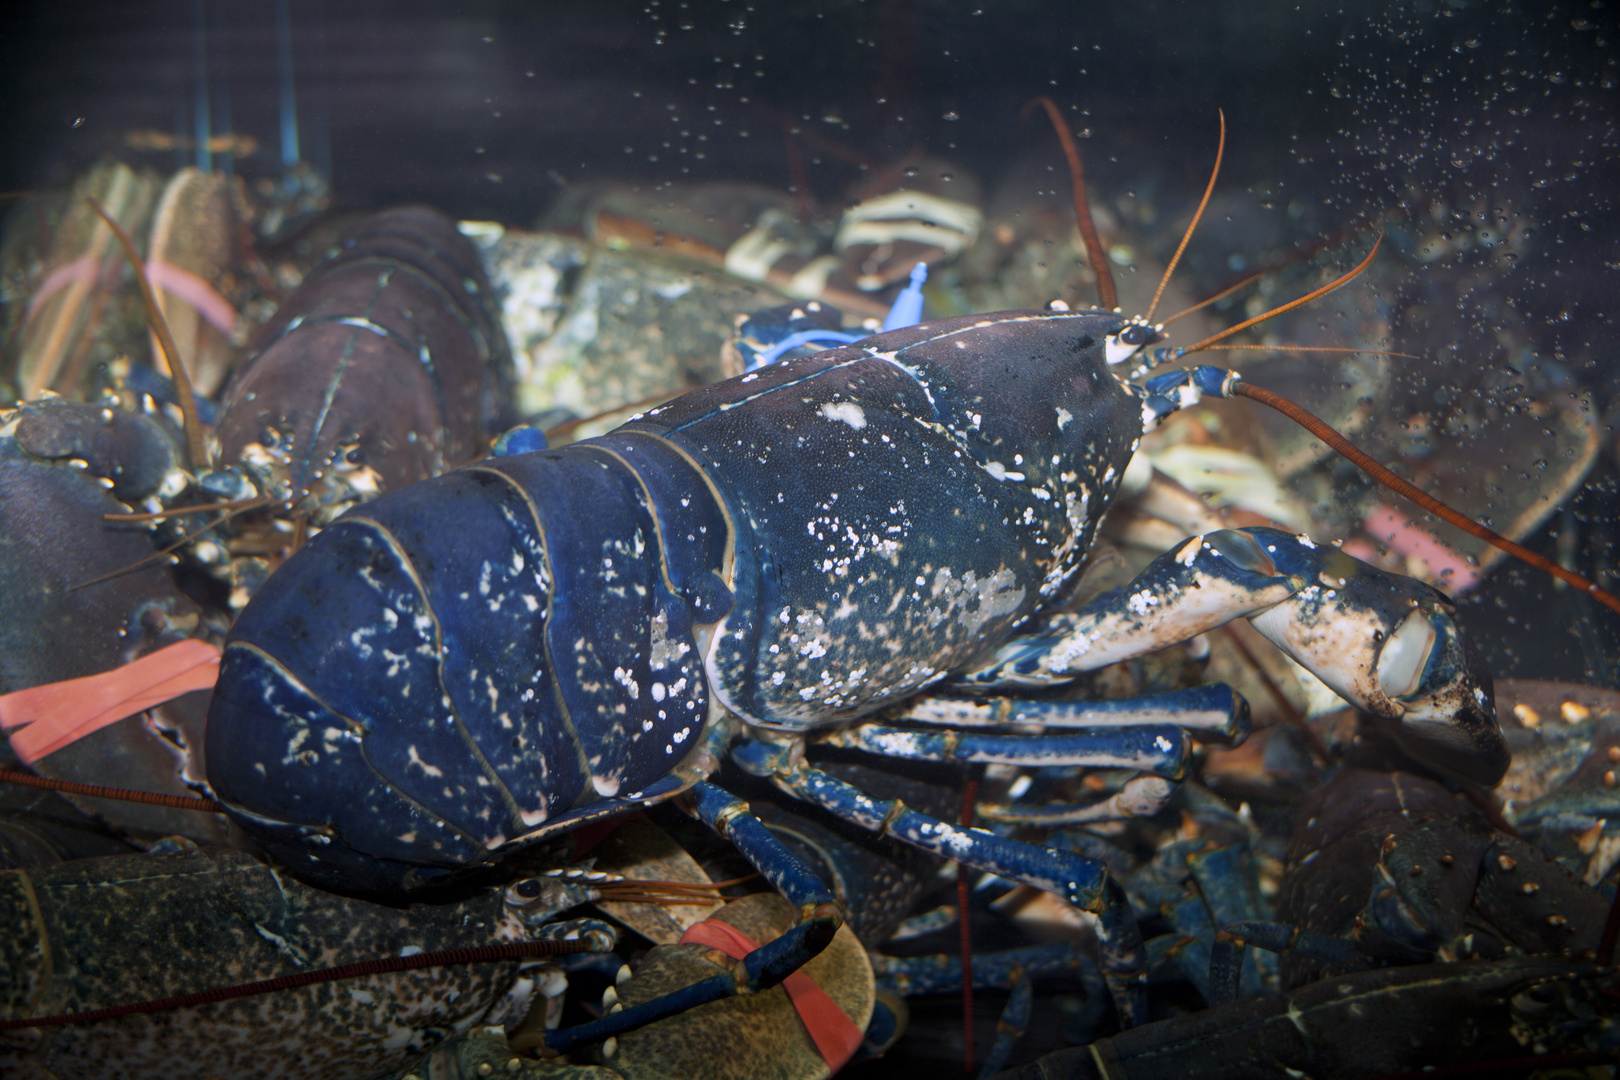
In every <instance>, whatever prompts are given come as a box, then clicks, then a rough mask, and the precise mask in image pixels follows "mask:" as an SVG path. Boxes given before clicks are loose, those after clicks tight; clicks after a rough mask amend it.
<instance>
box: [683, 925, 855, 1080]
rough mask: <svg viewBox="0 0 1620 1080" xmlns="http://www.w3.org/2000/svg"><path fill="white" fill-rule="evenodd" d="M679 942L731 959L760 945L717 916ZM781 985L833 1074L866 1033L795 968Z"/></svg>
mask: <svg viewBox="0 0 1620 1080" xmlns="http://www.w3.org/2000/svg"><path fill="white" fill-rule="evenodd" d="M681 942H682V943H683V944H684V943H687V942H691V943H693V944H697V945H707V946H709V948H711V949H719V950H720V951H721V952H723V953H725V954H726V955H727V956H729V957H731V958H732V959H733V960H740V959H742V958H743V957H744V956H747V955H748V954H749V953H751V952H753V951H754V950H755V949H757V948H759V945H758V944H756V943H755V942H754V940H753V939H752V938H750V937H749V936H748V935H747V934H745V933H743V932H742V931H741V930H738V929H737V928H736V927H735V926H732V925H731V924H730V923H726V922H721V921H720V920H719V919H704V920H703V921H702V922H700V923H698V924H697V925H696V926H694V927H692V929H690V930H688V931H687V932H686V933H685V934H682V935H681ZM782 987H783V989H785V990H786V991H787V992H788V998H789V1000H791V1001H792V1002H793V1008H794V1010H795V1011H797V1012H798V1014H799V1019H800V1021H802V1022H803V1024H804V1029H805V1031H806V1032H808V1033H809V1035H810V1041H811V1042H813V1043H815V1044H816V1052H817V1053H819V1054H820V1055H821V1056H822V1058H823V1059H824V1060H825V1061H826V1062H827V1066H828V1068H830V1069H832V1071H833V1072H835V1073H836V1072H837V1071H838V1070H839V1069H841V1068H843V1067H844V1065H845V1063H846V1062H848V1061H849V1059H850V1058H852V1057H854V1056H855V1051H856V1050H859V1049H860V1046H861V1040H862V1039H864V1038H865V1037H866V1034H865V1032H863V1031H862V1030H861V1029H860V1028H859V1027H857V1026H856V1025H855V1021H853V1020H851V1019H850V1018H849V1015H848V1014H847V1013H845V1012H844V1010H843V1009H840V1008H839V1007H838V1003H837V1002H835V1001H834V1000H833V999H832V998H830V997H828V996H827V992H826V991H825V990H823V989H822V988H821V987H819V986H817V985H816V984H815V982H814V981H813V980H812V979H811V978H810V976H808V975H806V974H805V973H804V972H802V971H795V972H794V973H793V974H791V975H789V976H788V977H787V978H785V979H783V980H782Z"/></svg>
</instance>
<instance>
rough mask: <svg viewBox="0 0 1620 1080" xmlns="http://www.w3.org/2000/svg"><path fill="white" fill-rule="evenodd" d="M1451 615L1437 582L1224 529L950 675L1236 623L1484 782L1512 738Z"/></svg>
mask: <svg viewBox="0 0 1620 1080" xmlns="http://www.w3.org/2000/svg"><path fill="white" fill-rule="evenodd" d="M1454 611H1455V606H1454V605H1453V604H1452V603H1451V601H1450V600H1449V599H1447V598H1446V596H1445V595H1444V594H1443V593H1441V592H1439V591H1438V590H1436V589H1434V588H1432V587H1430V586H1428V585H1425V584H1423V583H1422V582H1419V581H1415V580H1413V579H1411V578H1408V577H1403V576H1401V575H1398V574H1390V573H1386V572H1385V571H1382V570H1379V569H1377V568H1375V567H1372V566H1369V565H1368V564H1366V563H1363V562H1361V561H1359V560H1357V559H1353V558H1351V557H1350V556H1348V555H1346V554H1344V553H1343V552H1342V551H1340V550H1338V548H1336V547H1334V546H1332V545H1319V544H1317V543H1315V542H1314V541H1313V540H1311V539H1310V538H1309V537H1308V536H1303V535H1299V536H1295V535H1292V534H1290V533H1287V532H1285V531H1283V530H1281V529H1270V528H1249V529H1227V530H1219V531H1216V532H1213V533H1209V534H1206V535H1204V536H1195V537H1192V538H1191V539H1189V540H1188V541H1186V543H1185V544H1183V545H1181V546H1180V547H1178V548H1177V549H1176V550H1174V551H1171V552H1167V553H1166V554H1165V555H1162V556H1160V557H1159V558H1158V559H1156V560H1155V561H1154V562H1153V563H1152V564H1151V565H1150V566H1149V567H1148V568H1147V569H1146V570H1144V571H1143V572H1142V573H1141V574H1140V575H1139V576H1138V577H1137V578H1136V579H1135V580H1134V581H1132V582H1131V583H1130V584H1128V585H1125V586H1123V587H1121V588H1119V589H1116V590H1114V591H1112V592H1110V593H1106V594H1104V595H1102V596H1100V597H1098V598H1096V599H1095V600H1093V601H1091V602H1090V603H1088V604H1087V605H1085V606H1084V607H1083V608H1081V609H1080V610H1079V611H1077V612H1075V613H1073V614H1063V615H1058V616H1055V617H1054V618H1053V619H1052V620H1050V622H1049V623H1048V625H1047V626H1046V628H1045V629H1043V630H1042V631H1041V632H1040V633H1037V634H1032V635H1029V636H1027V637H1024V638H1020V639H1018V640H1017V641H1015V642H1013V643H1011V644H1009V645H1007V646H1004V647H1003V648H1002V650H1001V651H1000V652H999V653H998V654H997V656H996V658H995V660H994V661H993V662H992V663H991V664H990V665H989V666H987V667H986V668H984V669H983V670H981V671H978V672H974V673H972V674H970V675H967V676H964V677H963V678H962V679H961V680H959V683H960V685H963V686H972V687H980V688H987V689H988V688H997V687H1013V686H1041V685H1048V684H1051V683H1056V682H1061V681H1063V680H1065V679H1068V678H1072V677H1073V676H1075V675H1077V674H1079V673H1081V672H1084V671H1092V670H1095V669H1097V668H1100V667H1103V666H1105V665H1107V664H1112V663H1116V662H1118V661H1120V660H1128V659H1131V658H1132V657H1136V656H1140V655H1142V654H1143V653H1146V652H1148V651H1151V650H1153V649H1156V648H1160V647H1162V646H1163V645H1165V644H1169V643H1171V642H1175V641H1184V640H1186V639H1187V638H1190V637H1192V636H1193V635H1195V634H1200V633H1203V632H1204V631H1206V630H1209V629H1212V628H1214V627H1216V626H1219V625H1220V624H1222V623H1225V622H1228V621H1230V620H1232V619H1235V618H1239V617H1245V618H1248V619H1249V621H1250V622H1251V623H1252V624H1253V626H1254V627H1255V629H1256V630H1259V631H1260V633H1261V634H1263V635H1264V636H1265V637H1266V638H1267V640H1269V641H1271V642H1272V643H1273V644H1274V645H1276V646H1277V647H1278V648H1279V649H1281V650H1282V651H1283V652H1284V653H1286V654H1288V655H1289V656H1290V657H1292V658H1293V659H1294V660H1296V661H1298V662H1299V663H1300V664H1301V665H1302V666H1304V667H1306V668H1308V669H1309V670H1311V671H1312V672H1313V673H1315V674H1316V676H1317V677H1318V678H1320V679H1321V680H1322V681H1323V682H1325V683H1326V684H1327V685H1328V686H1329V687H1330V688H1331V689H1333V690H1334V692H1336V693H1338V694H1339V695H1340V696H1341V697H1343V698H1345V699H1346V700H1347V701H1350V702H1352V703H1353V704H1355V705H1356V706H1357V707H1359V708H1361V709H1363V710H1365V711H1366V712H1368V713H1370V714H1372V715H1373V716H1374V717H1376V718H1378V720H1380V721H1381V722H1383V723H1384V724H1386V725H1387V726H1388V727H1389V728H1390V729H1391V733H1392V734H1393V735H1394V737H1395V739H1396V740H1397V742H1399V743H1400V744H1401V745H1402V747H1403V748H1404V749H1406V750H1407V751H1408V752H1410V753H1412V754H1413V755H1414V756H1415V757H1418V758H1420V759H1421V760H1423V761H1425V762H1428V763H1430V764H1433V765H1435V766H1437V767H1439V768H1442V769H1444V770H1446V771H1447V772H1450V773H1453V774H1455V775H1458V776H1460V777H1462V778H1464V779H1467V780H1471V781H1474V782H1476V783H1480V784H1486V785H1490V784H1494V783H1496V781H1497V780H1499V779H1501V777H1502V774H1503V773H1505V772H1506V771H1507V766H1508V761H1509V754H1508V750H1507V744H1506V743H1505V742H1504V740H1503V738H1502V731H1501V728H1499V727H1498V726H1497V723H1496V709H1495V698H1494V695H1493V693H1492V685H1491V679H1490V675H1489V673H1488V672H1486V670H1485V668H1484V665H1483V662H1482V660H1481V659H1480V657H1479V655H1478V653H1476V652H1475V651H1474V650H1473V649H1471V648H1470V647H1469V646H1468V645H1467V644H1466V643H1465V642H1464V640H1463V638H1462V634H1461V632H1460V631H1459V630H1458V628H1457V623H1456V620H1455V618H1454V617H1453V613H1454Z"/></svg>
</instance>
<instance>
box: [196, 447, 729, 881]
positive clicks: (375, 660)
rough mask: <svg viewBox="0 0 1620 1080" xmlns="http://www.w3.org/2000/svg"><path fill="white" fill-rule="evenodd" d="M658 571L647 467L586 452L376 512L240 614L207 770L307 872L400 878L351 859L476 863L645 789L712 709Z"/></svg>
mask: <svg viewBox="0 0 1620 1080" xmlns="http://www.w3.org/2000/svg"><path fill="white" fill-rule="evenodd" d="M710 506H711V507H712V501H711V503H710ZM700 509H701V507H700ZM722 520H723V519H722ZM665 569H666V568H665V564H664V560H663V558H662V553H661V549H660V547H659V545H658V543H657V537H656V531H655V529H654V528H653V524H652V517H651V514H650V510H649V506H648V504H647V501H646V499H645V496H644V492H643V489H642V487H641V484H640V482H639V481H638V479H637V477H636V475H635V474H634V473H633V472H631V471H630V470H629V469H628V467H627V466H626V465H625V464H624V462H623V461H622V460H621V459H620V458H619V457H617V456H616V455H614V454H612V453H607V452H603V451H601V450H592V449H590V448H588V447H581V448H570V449H568V450H565V451H548V452H542V453H539V454H527V455H520V456H517V457H512V458H506V459H500V460H497V461H492V462H488V463H485V464H483V465H480V466H477V467H473V468H467V469H462V470H458V471H457V472H454V473H450V474H447V475H446V476H444V477H440V478H438V479H435V480H431V481H427V482H424V483H422V484H418V485H415V486H413V487H411V488H408V489H405V490H403V491H400V492H397V493H394V494H391V495H389V496H386V497H384V498H382V499H379V500H377V501H375V502H373V503H371V504H368V505H367V506H366V507H365V508H364V509H363V511H357V512H354V513H352V514H350V515H347V516H345V517H344V518H342V519H340V520H339V521H338V522H336V523H334V525H333V526H331V527H330V528H328V529H326V530H325V531H323V532H322V533H321V534H319V535H318V536H317V537H316V538H315V539H314V540H313V541H312V542H311V543H310V545H309V546H308V547H307V548H306V549H305V550H304V551H302V552H300V553H299V554H298V555H296V556H295V557H294V558H292V559H291V560H289V561H288V563H287V564H286V565H285V566H284V567H283V568H282V569H281V570H279V571H278V572H277V575H276V577H277V581H278V584H279V587H278V588H277V589H276V590H274V591H272V592H271V593H269V594H266V595H265V596H264V597H261V598H259V599H257V600H255V602H254V603H253V604H252V605H250V607H249V610H248V611H247V612H245V613H244V615H243V617H242V619H241V620H239V622H238V623H237V626H236V628H235V630H234V631H233V634H232V638H231V640H230V642H229V643H228V644H227V648H226V658H225V661H224V664H225V668H224V677H223V679H222V691H221V693H220V695H219V696H217V697H216V701H215V705H214V708H213V710H212V711H211V713H210V718H209V723H210V727H209V735H210V745H211V746H212V749H211V750H210V751H209V776H210V780H211V782H212V783H213V785H214V787H215V790H216V792H217V793H218V794H219V795H220V797H221V798H222V799H224V800H225V801H226V802H227V803H230V804H232V805H233V806H235V807H239V808H242V809H245V810H246V811H247V813H245V814H241V815H240V818H241V820H243V822H244V824H245V825H246V826H247V827H248V828H249V829H250V831H253V832H254V833H255V834H256V835H257V836H258V837H259V838H260V839H261V840H262V841H264V842H265V843H266V844H267V846H269V847H270V848H271V850H272V851H273V852H274V853H275V854H277V855H278V857H280V858H282V859H283V860H285V861H288V862H290V863H291V864H292V865H294V866H295V867H299V868H301V869H303V870H304V871H305V872H306V876H309V875H310V874H315V875H317V876H318V875H319V874H320V871H319V870H318V869H315V870H312V869H311V868H310V863H311V861H314V862H317V863H327V864H331V863H333V862H334V861H336V862H341V863H343V864H344V865H345V866H346V867H347V866H353V867H357V868H365V869H366V870H367V872H369V873H372V874H374V875H381V877H382V878H383V879H385V880H386V879H387V878H389V877H397V876H398V873H399V868H398V867H392V866H381V865H374V866H372V867H370V868H367V867H366V864H365V862H364V861H363V857H362V856H360V855H359V852H361V851H364V852H366V853H367V854H368V855H369V856H371V857H373V858H380V859H382V860H384V861H386V860H390V859H398V860H400V861H401V862H402V863H409V864H415V865H418V866H429V867H431V866H439V867H444V868H446V869H450V868H459V867H464V866H467V865H473V864H477V863H479V862H482V861H487V860H488V859H489V858H490V855H491V852H493V851H494V850H496V849H498V848H500V847H502V846H504V845H506V844H508V843H510V842H511V841H513V840H514V839H516V838H519V837H527V836H531V835H533V834H536V833H543V832H546V831H549V830H548V826H549V825H553V824H557V823H559V821H560V819H563V818H566V817H568V816H570V815H571V814H572V813H573V812H575V811H578V810H579V809H580V808H582V807H589V806H591V805H592V804H594V803H597V802H600V801H603V800H611V799H614V798H615V797H620V796H631V795H633V794H636V793H639V792H640V790H641V789H643V788H647V787H649V786H651V785H653V784H654V783H655V781H658V780H659V779H660V778H662V777H665V776H666V775H667V774H668V773H669V772H670V770H671V769H672V768H673V766H675V765H676V764H678V763H679V762H680V761H681V760H682V759H683V758H684V757H685V756H686V755H687V753H688V752H689V751H690V750H691V748H692V747H693V746H695V745H696V744H697V743H698V741H699V738H700V736H701V733H702V726H703V722H704V720H705V719H706V717H707V713H708V696H707V687H706V684H705V683H704V680H703V678H702V667H701V658H700V656H699V654H698V650H697V646H696V642H695V641H694V639H693V633H692V616H691V612H690V610H689V607H688V604H687V602H686V600H685V599H683V598H682V597H681V596H679V595H677V594H676V593H675V592H673V591H672V590H671V589H670V587H669V585H668V581H669V575H668V574H666V572H665ZM691 569H692V568H691V567H690V566H687V567H684V568H680V572H679V573H678V574H677V576H682V575H683V574H686V573H687V572H689V571H691ZM691 576H697V577H699V580H700V584H703V583H702V582H701V576H700V575H691ZM711 577H712V575H711ZM706 587H707V588H708V590H709V592H710V593H711V594H714V595H711V596H710V597H709V600H710V602H712V603H718V604H724V603H726V602H728V601H729V594H728V593H726V591H725V590H724V588H723V586H720V585H719V583H718V581H715V582H713V583H712V584H708V585H707V586H706ZM716 589H718V592H716ZM334 869H335V868H334ZM341 872H342V873H343V874H345V875H347V874H349V873H350V871H349V870H347V869H345V870H343V871H341ZM350 887H353V885H352V884H351V885H350Z"/></svg>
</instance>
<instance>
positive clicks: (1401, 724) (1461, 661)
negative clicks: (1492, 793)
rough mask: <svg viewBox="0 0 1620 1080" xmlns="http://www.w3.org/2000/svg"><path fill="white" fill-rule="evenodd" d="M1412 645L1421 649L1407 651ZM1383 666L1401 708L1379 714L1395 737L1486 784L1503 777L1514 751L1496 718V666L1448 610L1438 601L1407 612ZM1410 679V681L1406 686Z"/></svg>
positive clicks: (1383, 678) (1426, 758)
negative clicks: (1487, 662) (1465, 637)
mask: <svg viewBox="0 0 1620 1080" xmlns="http://www.w3.org/2000/svg"><path fill="white" fill-rule="evenodd" d="M1427 606H1428V605H1425V607H1427ZM1403 638H1404V639H1408V640H1407V641H1403V640H1402V639H1403ZM1408 642H1409V643H1408ZM1408 650H1410V651H1412V652H1413V653H1415V654H1416V655H1415V656H1411V657H1409V656H1407V655H1406V652H1407V651H1408ZM1377 672H1378V677H1379V680H1380V682H1381V683H1382V684H1384V688H1385V693H1386V694H1387V695H1388V696H1389V700H1390V701H1392V702H1395V703H1398V705H1399V706H1400V709H1401V711H1400V712H1399V714H1398V715H1386V713H1385V712H1382V711H1373V715H1374V716H1376V717H1377V718H1378V720H1379V721H1380V723H1381V725H1382V726H1383V727H1384V728H1385V729H1386V730H1388V731H1389V733H1390V735H1391V736H1392V737H1393V738H1394V740H1395V743H1396V745H1398V746H1399V747H1400V748H1401V749H1402V750H1404V751H1406V753H1408V754H1410V755H1411V756H1413V757H1415V758H1417V759H1418V760H1420V761H1423V762H1426V763H1428V764H1429V765H1432V766H1434V767H1436V768H1438V769H1440V770H1441V771H1442V772H1448V773H1452V774H1455V775H1456V776H1458V777H1461V778H1462V779H1464V780H1470V781H1472V782H1474V783H1476V784H1481V785H1483V786H1485V787H1495V786H1496V784H1497V783H1498V782H1500V781H1501V779H1502V777H1503V776H1504V775H1506V773H1507V770H1508V765H1509V764H1511V762H1512V755H1511V753H1510V752H1509V751H1508V748H1507V742H1506V741H1505V740H1504V739H1503V737H1502V728H1501V726H1500V725H1499V724H1498V723H1497V721H1496V692H1495V688H1494V685H1493V683H1492V681H1491V674H1490V672H1489V671H1488V670H1487V669H1486V667H1485V660H1484V657H1482V656H1480V654H1479V651H1478V650H1477V649H1475V648H1474V647H1473V646H1472V645H1470V644H1468V642H1466V641H1464V640H1463V637H1462V635H1461V634H1460V633H1459V632H1458V630H1457V623H1456V621H1455V620H1454V619H1453V618H1452V617H1451V613H1450V612H1449V611H1448V610H1445V609H1443V608H1441V607H1440V605H1438V604H1436V605H1433V608H1432V609H1431V610H1428V611H1425V610H1424V608H1423V607H1420V608H1418V609H1416V610H1414V611H1413V612H1412V613H1411V614H1410V615H1408V616H1407V618H1406V620H1405V621H1404V622H1403V623H1402V624H1401V626H1400V628H1399V629H1398V630H1397V631H1396V633H1395V635H1394V637H1392V638H1391V640H1390V641H1389V642H1388V643H1386V644H1385V646H1384V648H1383V650H1382V651H1381V652H1380V654H1379V659H1378V664H1377ZM1403 683H1404V684H1405V685H1407V686H1409V687H1410V689H1408V690H1406V691H1405V692H1404V693H1403V692H1401V688H1402V684H1403Z"/></svg>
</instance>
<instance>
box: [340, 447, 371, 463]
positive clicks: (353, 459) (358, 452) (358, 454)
mask: <svg viewBox="0 0 1620 1080" xmlns="http://www.w3.org/2000/svg"><path fill="white" fill-rule="evenodd" d="M343 460H344V461H347V462H348V463H349V464H350V465H363V464H365V461H366V452H365V451H364V450H362V449H361V448H360V447H358V446H356V447H355V448H353V449H352V450H350V451H349V452H348V453H347V454H344V455H343Z"/></svg>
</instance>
